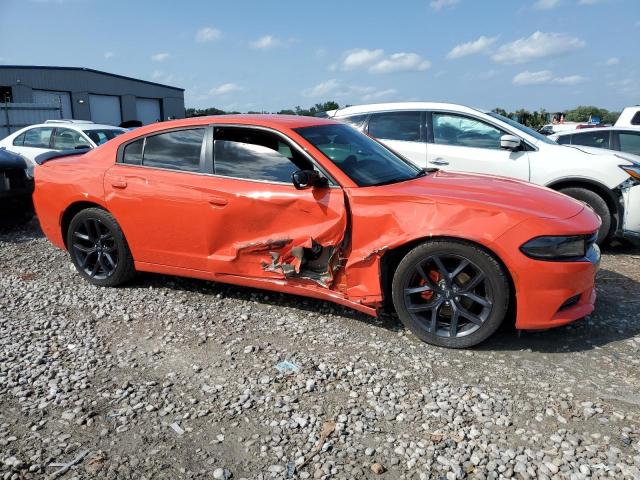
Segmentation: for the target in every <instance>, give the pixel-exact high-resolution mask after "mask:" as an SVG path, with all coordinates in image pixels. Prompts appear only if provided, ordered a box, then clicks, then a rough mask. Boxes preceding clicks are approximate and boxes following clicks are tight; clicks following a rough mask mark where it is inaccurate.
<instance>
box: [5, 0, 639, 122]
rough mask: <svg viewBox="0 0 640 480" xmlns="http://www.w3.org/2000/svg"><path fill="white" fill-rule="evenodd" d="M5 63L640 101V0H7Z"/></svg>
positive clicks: (293, 83)
mask: <svg viewBox="0 0 640 480" xmlns="http://www.w3.org/2000/svg"><path fill="white" fill-rule="evenodd" d="M0 11H2V15H0V63H4V64H28V65H63V66H79V67H88V68H95V69H99V70H105V71H108V72H113V73H118V74H122V75H128V76H133V77H137V78H144V79H148V80H153V81H157V82H160V83H167V84H170V85H175V86H179V87H182V88H185V89H186V91H185V103H186V106H188V107H207V106H216V107H218V108H223V109H227V110H228V109H234V110H240V111H246V110H266V111H276V110H279V109H281V108H289V107H293V106H295V105H301V106H303V107H304V106H309V105H312V104H313V103H315V102H320V101H326V100H336V101H338V102H339V103H340V104H347V103H348V104H358V103H373V102H381V101H408V100H427V101H451V102H458V103H464V104H468V105H472V106H478V107H486V108H493V107H497V106H500V107H503V108H506V109H507V110H510V109H511V110H513V109H516V108H520V107H524V108H528V109H538V108H540V107H544V108H546V109H547V110H550V111H559V110H562V109H566V108H571V107H573V106H576V105H579V104H594V105H598V106H600V107H605V108H608V109H612V110H619V109H621V108H622V107H624V106H626V105H631V104H638V103H640V49H639V48H638V46H639V45H640V40H639V39H640V0H521V1H517V0H483V1H480V0H406V1H401V0H397V1H393V2H390V1H373V0H369V1H361V0H323V1H322V2H306V1H300V0H297V1H290V0H278V1H276V0H272V1H267V0H261V1H258V0H255V1H243V0H234V1H187V0H183V1H181V2H178V1H141V0H139V1H135V2H134V1H130V2H125V1H116V0H111V1H108V2H105V1H98V0H20V1H18V0H0Z"/></svg>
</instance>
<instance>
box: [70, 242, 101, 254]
mask: <svg viewBox="0 0 640 480" xmlns="http://www.w3.org/2000/svg"><path fill="white" fill-rule="evenodd" d="M73 248H75V249H76V250H79V251H81V252H82V253H85V254H89V253H93V252H95V251H96V249H95V247H85V246H84V245H80V244H78V243H74V244H73Z"/></svg>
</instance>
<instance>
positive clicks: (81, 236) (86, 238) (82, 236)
mask: <svg viewBox="0 0 640 480" xmlns="http://www.w3.org/2000/svg"><path fill="white" fill-rule="evenodd" d="M73 236H74V237H76V238H79V239H80V240H84V241H85V242H90V241H91V239H90V238H89V235H87V234H86V233H80V232H77V231H76V232H73Z"/></svg>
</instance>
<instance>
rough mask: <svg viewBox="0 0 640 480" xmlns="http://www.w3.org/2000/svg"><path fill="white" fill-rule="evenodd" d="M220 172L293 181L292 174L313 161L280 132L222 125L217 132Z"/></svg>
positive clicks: (215, 145) (215, 147)
mask: <svg viewBox="0 0 640 480" xmlns="http://www.w3.org/2000/svg"><path fill="white" fill-rule="evenodd" d="M213 159H214V160H213V162H214V168H215V173H216V175H223V176H226V177H235V178H242V179H246V180H262V181H268V182H283V183H291V175H292V174H293V173H294V172H295V171H297V170H302V169H308V170H311V169H313V165H312V164H311V163H310V162H309V161H308V160H307V159H306V158H305V157H304V156H302V155H301V154H300V153H298V152H297V150H296V149H294V148H291V147H290V146H289V145H287V144H286V143H285V142H283V141H282V140H281V139H280V138H279V137H277V136H276V135H274V134H272V133H269V132H263V131H258V130H251V129H248V128H234V127H219V128H216V129H215V132H214V142H213Z"/></svg>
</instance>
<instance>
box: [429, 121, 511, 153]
mask: <svg viewBox="0 0 640 480" xmlns="http://www.w3.org/2000/svg"><path fill="white" fill-rule="evenodd" d="M502 135H504V132H502V131H501V130H499V129H498V128H495V127H493V126H491V125H489V124H488V123H485V122H482V121H480V120H476V119H475V118H471V117H465V116H462V115H453V114H449V113H436V112H434V113H433V140H434V143H436V144H439V145H452V146H456V147H471V148H490V149H497V150H499V149H500V137H501V136H502Z"/></svg>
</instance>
